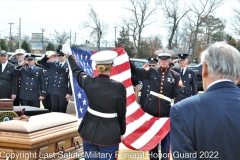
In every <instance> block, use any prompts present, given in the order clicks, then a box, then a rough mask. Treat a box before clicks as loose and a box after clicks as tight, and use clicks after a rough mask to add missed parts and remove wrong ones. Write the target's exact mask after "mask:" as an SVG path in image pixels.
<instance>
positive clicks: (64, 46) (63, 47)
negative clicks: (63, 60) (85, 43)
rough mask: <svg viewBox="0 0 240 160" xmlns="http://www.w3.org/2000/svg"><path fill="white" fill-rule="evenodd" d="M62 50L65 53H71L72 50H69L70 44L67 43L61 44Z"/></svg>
mask: <svg viewBox="0 0 240 160" xmlns="http://www.w3.org/2000/svg"><path fill="white" fill-rule="evenodd" d="M62 52H63V53H64V54H66V55H71V54H72V51H71V48H70V45H69V44H66V43H65V44H63V46H62Z"/></svg>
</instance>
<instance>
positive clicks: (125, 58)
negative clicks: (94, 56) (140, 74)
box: [92, 53, 129, 69]
mask: <svg viewBox="0 0 240 160" xmlns="http://www.w3.org/2000/svg"><path fill="white" fill-rule="evenodd" d="M127 61H129V60H128V55H127V54H126V53H125V54H122V55H120V56H118V57H116V58H115V59H114V65H113V66H118V65H121V64H123V63H125V62H127ZM95 66H96V63H95V61H92V68H93V69H95Z"/></svg>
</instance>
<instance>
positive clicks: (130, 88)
mask: <svg viewBox="0 0 240 160" xmlns="http://www.w3.org/2000/svg"><path fill="white" fill-rule="evenodd" d="M126 90H127V97H129V96H130V95H132V94H135V93H134V90H133V86H129V87H128V88H126Z"/></svg>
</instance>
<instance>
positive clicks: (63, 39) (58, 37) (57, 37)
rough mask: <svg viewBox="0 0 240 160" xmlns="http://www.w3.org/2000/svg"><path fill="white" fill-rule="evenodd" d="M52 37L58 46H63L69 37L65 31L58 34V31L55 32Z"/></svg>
mask: <svg viewBox="0 0 240 160" xmlns="http://www.w3.org/2000/svg"><path fill="white" fill-rule="evenodd" d="M53 37H54V38H55V41H56V42H57V44H58V45H63V44H64V43H66V41H67V40H68V39H69V37H70V36H69V34H68V33H67V32H65V31H64V32H62V33H59V32H58V31H56V30H55V34H53Z"/></svg>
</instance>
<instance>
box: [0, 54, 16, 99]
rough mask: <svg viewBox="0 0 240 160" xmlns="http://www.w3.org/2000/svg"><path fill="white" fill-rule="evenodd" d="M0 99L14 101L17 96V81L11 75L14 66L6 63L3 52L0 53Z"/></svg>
mask: <svg viewBox="0 0 240 160" xmlns="http://www.w3.org/2000/svg"><path fill="white" fill-rule="evenodd" d="M0 61H1V63H0V99H1V98H8V99H13V100H14V99H15V98H16V94H17V79H16V77H15V76H14V75H13V73H12V70H13V68H14V65H13V64H11V63H10V62H8V55H7V52H6V51H5V50H2V51H0Z"/></svg>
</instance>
